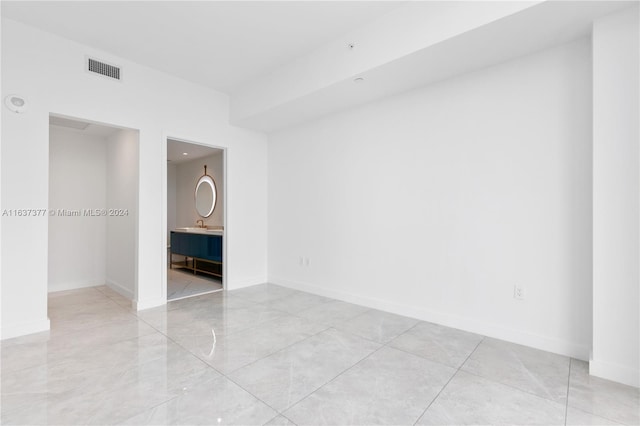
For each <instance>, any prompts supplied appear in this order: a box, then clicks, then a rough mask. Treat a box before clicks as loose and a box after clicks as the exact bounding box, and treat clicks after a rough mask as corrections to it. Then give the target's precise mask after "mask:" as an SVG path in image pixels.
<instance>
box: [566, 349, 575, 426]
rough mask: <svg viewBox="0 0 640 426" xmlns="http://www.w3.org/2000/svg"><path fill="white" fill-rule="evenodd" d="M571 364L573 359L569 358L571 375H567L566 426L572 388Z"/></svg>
mask: <svg viewBox="0 0 640 426" xmlns="http://www.w3.org/2000/svg"><path fill="white" fill-rule="evenodd" d="M571 364H573V358H569V374H567V402H566V404H565V405H564V425H565V426H567V416H568V415H569V387H570V386H571Z"/></svg>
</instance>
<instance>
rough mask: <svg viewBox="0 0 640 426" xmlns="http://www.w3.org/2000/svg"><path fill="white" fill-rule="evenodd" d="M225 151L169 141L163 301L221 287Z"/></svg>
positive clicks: (174, 140)
mask: <svg viewBox="0 0 640 426" xmlns="http://www.w3.org/2000/svg"><path fill="white" fill-rule="evenodd" d="M224 216H225V215H224V150H223V149H218V148H213V147H210V146H204V145H199V144H194V143H189V142H184V141H180V140H176V139H171V138H169V139H167V259H168V261H167V263H168V265H167V268H168V271H167V300H179V299H183V298H187V297H193V296H197V295H202V294H206V293H212V292H216V291H220V290H222V289H223V287H224V262H223V238H224V237H223V234H224V220H225V217H224Z"/></svg>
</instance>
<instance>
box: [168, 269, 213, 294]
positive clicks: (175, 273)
mask: <svg viewBox="0 0 640 426" xmlns="http://www.w3.org/2000/svg"><path fill="white" fill-rule="evenodd" d="M218 290H222V282H221V281H220V279H217V278H215V277H213V276H211V277H208V276H205V275H196V274H194V273H193V272H189V271H186V270H181V269H177V268H173V269H168V270H167V300H178V299H183V298H185V297H191V296H194V295H196V294H205V293H211V292H212V291H218Z"/></svg>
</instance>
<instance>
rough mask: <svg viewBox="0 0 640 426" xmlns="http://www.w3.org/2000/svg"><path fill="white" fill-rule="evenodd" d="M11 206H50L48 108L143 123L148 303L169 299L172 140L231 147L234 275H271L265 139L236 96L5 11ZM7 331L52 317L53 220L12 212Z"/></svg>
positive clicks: (141, 256) (5, 269)
mask: <svg viewBox="0 0 640 426" xmlns="http://www.w3.org/2000/svg"><path fill="white" fill-rule="evenodd" d="M1 51H2V92H3V93H2V95H3V97H4V96H5V95H7V94H9V93H18V94H21V95H23V96H25V97H26V98H27V99H28V100H29V102H30V108H29V111H28V112H27V113H26V114H11V113H10V112H9V111H8V110H7V109H6V108H2V165H1V167H0V168H1V170H2V178H1V179H0V180H1V182H2V207H3V208H4V209H18V208H47V205H48V185H46V184H43V182H46V179H47V176H48V174H49V171H48V156H49V152H48V141H49V123H48V120H49V114H50V113H57V114H61V115H66V116H70V117H78V118H82V119H86V120H90V121H96V122H101V123H107V124H115V125H118V126H120V127H126V128H130V129H138V130H140V146H139V149H140V151H139V152H140V154H139V183H138V186H139V214H140V217H141V220H140V222H139V226H138V231H137V237H138V241H139V250H138V260H137V270H138V292H137V295H136V298H137V301H136V305H137V307H138V309H141V308H145V307H151V306H156V305H160V304H163V303H165V300H166V288H165V286H163V285H162V283H163V276H164V274H166V264H165V263H164V262H165V260H166V232H165V229H166V222H165V219H164V218H165V217H166V193H165V192H164V191H165V188H166V162H165V155H166V154H165V152H166V146H165V145H166V138H167V137H173V138H177V139H181V140H196V141H199V142H203V143H207V144H211V145H216V146H223V147H226V148H228V150H227V153H228V156H227V188H228V194H227V203H228V204H227V212H228V216H229V217H228V218H227V229H226V234H225V236H226V239H227V249H228V253H229V256H228V257H227V261H226V263H227V277H228V281H227V285H228V288H229V289H233V288H238V287H241V286H247V285H252V284H258V283H262V282H264V281H265V279H266V236H267V234H266V189H267V188H266V181H265V176H266V170H267V166H266V137H265V136H264V135H262V134H259V133H256V132H252V131H247V130H243V129H238V128H235V127H232V126H230V125H229V124H228V117H229V108H228V97H227V96H225V95H223V94H220V93H218V92H215V91H213V90H209V89H206V88H204V87H202V86H198V85H196V84H192V83H189V82H186V81H184V80H181V79H178V78H175V77H172V76H169V75H167V74H163V73H160V72H158V71H155V70H152V69H149V68H146V67H143V66H140V65H137V64H135V63H133V62H130V61H125V60H123V59H122V58H118V57H114V56H113V55H109V54H107V53H105V52H102V51H99V50H96V49H93V48H90V47H88V46H84V45H81V44H78V43H75V42H72V41H69V40H66V39H63V38H60V37H57V36H55V35H52V34H49V33H46V32H43V31H40V30H37V29H34V28H32V27H29V26H26V25H23V24H20V23H17V22H15V21H11V20H8V19H4V18H3V20H2V49H1ZM85 55H92V56H95V57H97V58H98V59H102V60H104V61H106V62H109V63H114V64H116V65H120V66H121V67H122V68H123V73H122V74H123V80H122V81H121V82H113V81H110V80H108V79H106V78H101V77H100V76H95V75H90V74H89V73H87V72H85V71H84V58H85ZM2 221H3V222H2V249H1V250H2V253H3V256H2V267H1V270H2V277H1V278H2V279H1V280H2V294H1V296H2V338H8V337H12V336H17V335H22V334H27V333H31V332H36V331H41V330H45V329H47V328H48V326H49V323H48V319H47V263H48V262H47V261H48V259H47V251H48V250H47V249H48V242H47V238H46V237H45V236H46V235H47V229H48V218H46V217H42V218H30V219H26V218H16V217H9V218H7V217H3V218H2Z"/></svg>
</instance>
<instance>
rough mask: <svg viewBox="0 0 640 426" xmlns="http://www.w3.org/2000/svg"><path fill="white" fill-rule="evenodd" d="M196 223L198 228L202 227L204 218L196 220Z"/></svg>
mask: <svg viewBox="0 0 640 426" xmlns="http://www.w3.org/2000/svg"><path fill="white" fill-rule="evenodd" d="M196 225H198V228H204V220H202V219H198V220H196Z"/></svg>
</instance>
